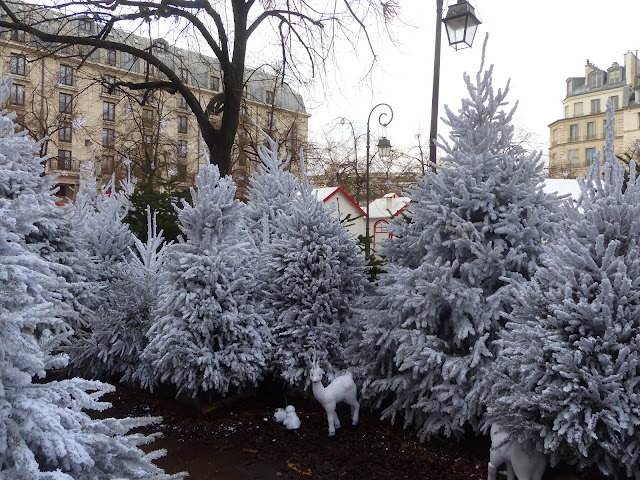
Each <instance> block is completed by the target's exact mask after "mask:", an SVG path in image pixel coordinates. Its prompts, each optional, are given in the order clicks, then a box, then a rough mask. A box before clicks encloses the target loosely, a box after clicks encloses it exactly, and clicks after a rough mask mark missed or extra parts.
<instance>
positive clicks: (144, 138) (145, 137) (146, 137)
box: [142, 134, 153, 145]
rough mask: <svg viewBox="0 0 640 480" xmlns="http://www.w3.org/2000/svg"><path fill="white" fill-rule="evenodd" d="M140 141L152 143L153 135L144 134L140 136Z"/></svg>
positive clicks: (146, 143) (147, 143)
mask: <svg viewBox="0 0 640 480" xmlns="http://www.w3.org/2000/svg"><path fill="white" fill-rule="evenodd" d="M142 143H144V144H145V145H151V144H152V143H153V135H148V134H145V135H143V136H142Z"/></svg>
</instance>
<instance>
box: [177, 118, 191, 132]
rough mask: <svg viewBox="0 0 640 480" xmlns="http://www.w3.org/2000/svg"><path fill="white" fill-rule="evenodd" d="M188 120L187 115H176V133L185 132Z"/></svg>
mask: <svg viewBox="0 0 640 480" xmlns="http://www.w3.org/2000/svg"><path fill="white" fill-rule="evenodd" d="M188 120H189V119H188V118H187V117H183V116H179V117H178V133H187V126H188Z"/></svg>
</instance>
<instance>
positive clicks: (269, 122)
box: [264, 112, 273, 127]
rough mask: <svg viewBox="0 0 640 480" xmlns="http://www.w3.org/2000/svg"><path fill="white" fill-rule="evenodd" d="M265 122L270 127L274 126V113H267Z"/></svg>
mask: <svg viewBox="0 0 640 480" xmlns="http://www.w3.org/2000/svg"><path fill="white" fill-rule="evenodd" d="M264 121H265V123H266V125H267V126H268V127H270V126H272V125H273V112H267V113H265V115H264Z"/></svg>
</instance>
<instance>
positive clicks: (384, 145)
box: [364, 103, 393, 261]
mask: <svg viewBox="0 0 640 480" xmlns="http://www.w3.org/2000/svg"><path fill="white" fill-rule="evenodd" d="M378 107H383V108H385V109H388V112H387V111H383V112H382V113H381V114H380V116H379V117H378V123H379V124H380V125H382V126H383V127H386V126H387V125H389V124H390V123H391V120H393V109H392V108H391V107H390V106H389V104H387V103H379V104H378V105H376V106H375V107H373V108H372V109H371V111H370V112H369V117H368V118H367V174H366V177H367V178H366V179H367V219H366V223H365V236H366V243H365V247H364V254H365V258H366V260H367V261H369V258H370V257H371V242H370V236H369V203H371V199H370V196H371V189H370V183H369V163H370V159H371V157H370V155H369V147H370V138H371V136H370V128H369V125H370V123H371V115H372V114H373V112H374V111H375V110H376V109H377V108H378ZM386 116H389V120H388V121H386V122H385V121H384V118H385V117H386ZM378 153H379V154H380V157H381V158H385V159H386V158H388V157H389V155H390V154H391V142H390V141H389V139H388V138H387V137H381V138H380V139H379V140H378Z"/></svg>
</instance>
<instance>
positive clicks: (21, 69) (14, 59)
mask: <svg viewBox="0 0 640 480" xmlns="http://www.w3.org/2000/svg"><path fill="white" fill-rule="evenodd" d="M9 71H10V72H11V73H12V74H13V75H25V74H26V73H27V58H26V57H25V56H24V55H17V54H15V53H12V54H11V60H10V67H9Z"/></svg>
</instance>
